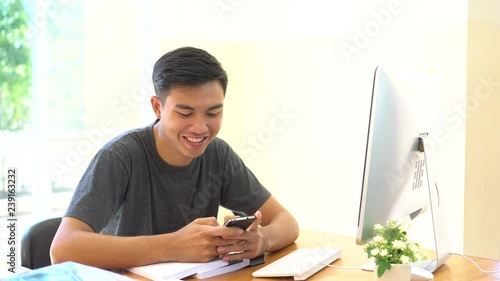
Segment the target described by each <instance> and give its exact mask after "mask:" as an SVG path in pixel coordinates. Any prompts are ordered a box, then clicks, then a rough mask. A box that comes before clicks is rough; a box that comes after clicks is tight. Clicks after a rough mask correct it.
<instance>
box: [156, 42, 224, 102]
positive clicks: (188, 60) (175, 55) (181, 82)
mask: <svg viewBox="0 0 500 281" xmlns="http://www.w3.org/2000/svg"><path fill="white" fill-rule="evenodd" d="M215 80H218V81H219V82H220V84H221V86H222V90H223V91H224V95H225V94H226V88H227V82H228V79H227V74H226V71H225V70H224V69H223V68H222V65H221V63H220V62H219V61H218V60H217V59H216V58H215V57H214V56H212V55H211V54H209V53H208V52H207V51H205V50H202V49H198V48H194V47H182V48H178V49H175V50H173V51H170V52H168V53H166V54H165V55H163V56H162V57H161V58H160V59H159V60H158V61H157V62H156V63H155V65H154V67H153V85H154V88H155V93H156V96H157V97H159V98H160V101H161V102H162V103H164V102H165V99H166V97H167V96H168V94H169V91H170V90H171V89H172V88H173V87H176V86H199V85H202V84H205V83H207V82H211V81H215Z"/></svg>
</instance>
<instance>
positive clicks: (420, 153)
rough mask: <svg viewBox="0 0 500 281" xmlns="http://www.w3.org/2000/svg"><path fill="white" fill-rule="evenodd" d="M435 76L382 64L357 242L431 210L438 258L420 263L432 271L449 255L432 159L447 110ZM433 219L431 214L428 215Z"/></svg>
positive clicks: (374, 96)
mask: <svg viewBox="0 0 500 281" xmlns="http://www.w3.org/2000/svg"><path fill="white" fill-rule="evenodd" d="M432 77H433V74H432V73H429V72H424V71H410V70H401V69H386V68H382V67H380V66H379V67H377V68H376V69H375V74H374V78H373V89H372V100H371V107H370V117H369V122H368V123H369V125H368V135H367V142H366V154H365V162H364V171H363V182H362V189H361V200H360V208H359V216H358V227H357V238H356V242H357V244H359V245H363V244H365V243H367V242H369V241H371V239H372V238H373V235H374V233H373V228H374V225H375V224H379V223H380V224H384V223H386V222H387V220H388V219H393V220H396V221H406V222H408V221H409V220H414V219H416V218H418V217H420V216H421V215H422V214H424V213H426V212H431V215H430V216H429V217H430V218H431V219H432V222H431V225H432V229H428V230H427V229H423V230H422V229H421V230H420V231H424V232H425V231H429V232H433V233H432V235H433V238H434V244H435V245H434V246H435V248H436V249H435V250H436V251H435V253H436V254H435V256H434V257H432V258H431V259H430V260H429V261H425V262H422V263H420V264H419V267H422V268H425V269H426V270H429V271H431V272H433V271H434V270H435V269H437V268H438V267H439V266H440V265H442V264H443V263H444V262H445V261H446V259H447V258H448V257H449V251H448V248H449V245H448V244H449V239H448V238H449V237H448V234H447V228H446V217H445V214H444V211H445V210H444V205H443V203H444V198H440V197H439V196H440V194H439V188H440V184H439V182H438V175H437V170H438V169H439V164H437V162H435V161H433V160H435V159H434V156H435V155H436V145H435V143H433V142H432V132H435V131H437V130H438V129H439V128H442V127H441V126H442V123H441V120H442V112H441V110H440V106H439V104H437V103H436V102H435V100H436V96H435V95H436V91H433V90H432V88H431V87H432V85H433V83H430V81H431V80H432V79H433V78H432ZM426 217H428V216H426Z"/></svg>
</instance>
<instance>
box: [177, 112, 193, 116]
mask: <svg viewBox="0 0 500 281" xmlns="http://www.w3.org/2000/svg"><path fill="white" fill-rule="evenodd" d="M177 113H178V114H179V115H180V116H182V117H189V116H191V114H192V113H184V112H177Z"/></svg>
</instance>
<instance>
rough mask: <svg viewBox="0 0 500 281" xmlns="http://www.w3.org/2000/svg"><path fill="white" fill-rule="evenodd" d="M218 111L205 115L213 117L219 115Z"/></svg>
mask: <svg viewBox="0 0 500 281" xmlns="http://www.w3.org/2000/svg"><path fill="white" fill-rule="evenodd" d="M219 112H220V111H219ZM219 112H208V113H207V116H209V117H215V116H217V115H219Z"/></svg>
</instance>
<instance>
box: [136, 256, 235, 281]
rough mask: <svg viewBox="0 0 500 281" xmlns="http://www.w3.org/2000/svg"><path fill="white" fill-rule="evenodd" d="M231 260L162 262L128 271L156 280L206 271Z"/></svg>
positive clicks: (182, 276) (160, 280) (224, 264)
mask: <svg viewBox="0 0 500 281" xmlns="http://www.w3.org/2000/svg"><path fill="white" fill-rule="evenodd" d="M227 265H229V262H227V261H223V260H222V259H216V260H214V261H211V262H201V263H189V262H162V263H155V264H150V265H143V266H136V267H131V268H127V270H128V271H130V272H132V273H134V274H137V275H140V276H143V277H146V278H149V279H151V280H154V281H162V280H171V279H182V278H186V277H188V276H191V275H194V274H196V273H198V272H206V271H210V270H214V269H217V268H219V267H223V266H227Z"/></svg>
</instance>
